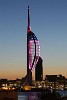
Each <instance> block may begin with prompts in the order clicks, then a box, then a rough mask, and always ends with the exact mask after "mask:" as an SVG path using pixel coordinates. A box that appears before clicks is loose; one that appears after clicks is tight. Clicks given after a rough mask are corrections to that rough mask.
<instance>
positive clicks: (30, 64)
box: [27, 6, 40, 85]
mask: <svg viewBox="0 0 67 100" xmlns="http://www.w3.org/2000/svg"><path fill="white" fill-rule="evenodd" d="M39 56H40V44H39V41H38V39H37V37H36V36H35V34H34V33H33V32H32V31H31V28H30V16H29V6H28V28H27V80H28V82H27V83H28V85H32V71H33V68H35V67H36V64H37V62H38V60H39Z"/></svg>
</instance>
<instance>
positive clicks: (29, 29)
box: [28, 2, 31, 31]
mask: <svg viewBox="0 0 67 100" xmlns="http://www.w3.org/2000/svg"><path fill="white" fill-rule="evenodd" d="M28 31H31V28H30V14H29V2H28Z"/></svg>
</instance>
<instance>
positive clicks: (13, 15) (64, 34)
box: [0, 0, 67, 79]
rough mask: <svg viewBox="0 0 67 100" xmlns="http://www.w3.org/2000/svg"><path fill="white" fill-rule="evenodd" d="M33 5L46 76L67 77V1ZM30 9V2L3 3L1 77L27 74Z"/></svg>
mask: <svg viewBox="0 0 67 100" xmlns="http://www.w3.org/2000/svg"><path fill="white" fill-rule="evenodd" d="M29 5H30V20H31V29H32V31H33V32H34V33H35V35H36V36H37V38H38V40H39V42H40V45H41V57H42V59H43V72H44V77H45V75H46V74H62V75H65V76H66V77H67V0H29ZM27 10H28V0H0V78H9V79H15V78H17V77H18V78H21V77H23V76H25V75H26V70H27V69H26V67H27V65H26V57H27V56H26V39H27Z"/></svg>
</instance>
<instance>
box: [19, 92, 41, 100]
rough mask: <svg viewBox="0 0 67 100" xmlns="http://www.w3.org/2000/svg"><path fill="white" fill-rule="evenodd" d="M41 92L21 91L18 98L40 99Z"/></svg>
mask: <svg viewBox="0 0 67 100" xmlns="http://www.w3.org/2000/svg"><path fill="white" fill-rule="evenodd" d="M38 93H39V92H19V93H18V100H39V98H38V96H37V94H38Z"/></svg>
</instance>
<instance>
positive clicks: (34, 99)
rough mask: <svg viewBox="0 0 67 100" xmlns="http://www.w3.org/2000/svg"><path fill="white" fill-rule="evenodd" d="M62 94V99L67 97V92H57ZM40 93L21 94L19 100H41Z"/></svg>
mask: <svg viewBox="0 0 67 100" xmlns="http://www.w3.org/2000/svg"><path fill="white" fill-rule="evenodd" d="M57 92H59V93H60V95H61V97H64V96H67V91H57ZM39 93H40V92H19V93H18V100H40V98H39V97H38V94H39Z"/></svg>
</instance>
